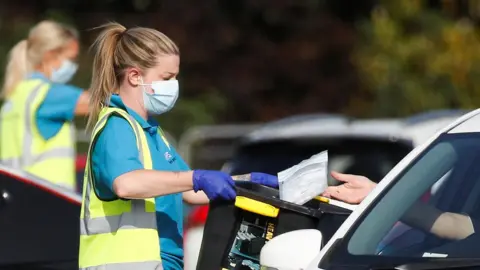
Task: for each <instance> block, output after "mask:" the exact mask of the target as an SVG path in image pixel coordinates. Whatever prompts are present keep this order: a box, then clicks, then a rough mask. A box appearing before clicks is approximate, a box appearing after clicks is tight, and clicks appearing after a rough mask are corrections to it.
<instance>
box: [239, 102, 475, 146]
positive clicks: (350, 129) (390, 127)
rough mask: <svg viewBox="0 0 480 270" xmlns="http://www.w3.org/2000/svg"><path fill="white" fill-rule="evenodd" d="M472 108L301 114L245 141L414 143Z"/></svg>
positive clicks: (265, 127)
mask: <svg viewBox="0 0 480 270" xmlns="http://www.w3.org/2000/svg"><path fill="white" fill-rule="evenodd" d="M467 112H469V111H468V110H435V111H429V112H425V113H420V114H416V115H414V116H411V117H406V118H378V119H355V118H350V117H346V116H342V115H338V114H309V115H298V116H292V117H287V118H284V119H280V120H277V121H273V122H270V123H266V124H264V125H263V126H261V127H259V128H257V129H256V130H254V131H252V132H250V133H249V134H248V135H246V136H244V137H243V139H242V142H241V144H254V143H259V142H265V141H273V140H284V139H309V138H366V139H378V140H390V141H397V140H407V141H409V142H412V143H413V145H414V146H416V145H418V144H420V143H422V142H423V141H425V140H426V139H428V138H429V137H430V136H432V135H433V134H435V132H437V131H438V130H439V129H441V128H442V127H444V126H446V125H448V124H449V123H451V122H453V121H454V120H456V119H457V118H458V117H460V116H462V115H464V114H465V113H467Z"/></svg>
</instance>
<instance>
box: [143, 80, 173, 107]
mask: <svg viewBox="0 0 480 270" xmlns="http://www.w3.org/2000/svg"><path fill="white" fill-rule="evenodd" d="M140 85H141V86H142V87H143V104H144V106H145V109H146V110H147V112H148V113H149V114H154V115H159V114H162V113H166V112H168V111H170V110H171V109H172V108H173V106H174V105H175V102H176V101H177V99H178V95H179V89H178V88H179V87H178V81H177V80H168V81H153V82H152V83H151V84H143V83H142V84H140ZM145 86H150V87H151V88H152V90H153V94H150V93H149V92H148V91H147V90H146V89H145Z"/></svg>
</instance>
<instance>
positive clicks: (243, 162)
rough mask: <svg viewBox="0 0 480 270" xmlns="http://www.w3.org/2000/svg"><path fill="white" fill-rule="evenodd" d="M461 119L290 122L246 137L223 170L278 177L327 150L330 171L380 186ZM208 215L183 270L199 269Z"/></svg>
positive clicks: (444, 115) (192, 226) (192, 238)
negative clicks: (399, 165)
mask: <svg viewBox="0 0 480 270" xmlns="http://www.w3.org/2000/svg"><path fill="white" fill-rule="evenodd" d="M463 114H464V111H433V112H429V113H423V114H419V115H416V116H414V117H409V118H405V119H370V120H353V119H349V118H346V117H343V116H338V115H323V114H319V115H304V116H295V117H289V118H286V119H282V120H279V121H275V122H272V123H268V124H265V125H263V126H261V127H260V128H257V129H255V130H254V131H252V132H251V133H250V134H248V135H247V136H244V137H243V138H242V140H241V141H240V142H239V144H238V146H237V149H236V151H235V154H234V156H233V158H232V159H231V160H230V161H229V162H228V166H225V169H224V170H225V171H227V172H228V173H230V174H232V175H237V174H243V173H249V172H255V171H257V172H265V173H270V174H277V173H278V172H279V171H282V170H284V169H286V168H288V167H290V166H293V165H295V164H297V163H299V162H300V161H302V160H303V159H307V158H309V157H310V156H312V155H313V154H316V153H318V152H321V151H323V150H329V167H330V168H329V169H330V170H336V171H339V172H344V173H352V174H360V175H365V176H367V177H369V178H370V179H373V180H380V179H382V178H383V177H384V176H385V175H386V174H387V173H388V172H389V171H390V170H391V169H392V168H393V167H394V166H395V165H396V164H397V163H398V162H399V161H400V160H401V159H402V158H403V157H405V155H407V154H408V153H409V152H410V151H411V150H413V149H414V148H415V147H416V146H418V145H419V144H421V143H423V142H425V141H426V140H427V139H428V137H430V136H432V135H433V134H434V133H435V132H436V131H437V130H439V129H441V128H442V127H444V126H446V125H448V124H449V123H451V122H452V121H454V120H455V119H457V118H458V117H460V116H461V115H463ZM329 180H330V184H336V183H335V182H336V181H335V180H333V179H329ZM207 211H208V207H207V206H203V207H196V208H194V209H193V210H192V212H191V214H190V216H189V219H188V220H189V222H188V223H187V225H186V228H185V241H184V244H185V245H184V246H185V270H194V269H196V265H197V259H198V254H199V250H200V244H201V241H202V236H203V225H204V222H205V220H206V217H207V214H206V213H207Z"/></svg>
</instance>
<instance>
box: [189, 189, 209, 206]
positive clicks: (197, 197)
mask: <svg viewBox="0 0 480 270" xmlns="http://www.w3.org/2000/svg"><path fill="white" fill-rule="evenodd" d="M183 200H184V201H185V202H186V203H188V204H195V205H197V204H208V203H209V202H210V200H209V199H208V197H207V194H205V192H203V191H199V192H195V191H193V190H190V191H186V192H183Z"/></svg>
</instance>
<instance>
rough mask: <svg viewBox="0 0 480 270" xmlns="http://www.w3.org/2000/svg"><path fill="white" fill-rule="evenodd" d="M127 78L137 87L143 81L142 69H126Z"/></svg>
mask: <svg viewBox="0 0 480 270" xmlns="http://www.w3.org/2000/svg"><path fill="white" fill-rule="evenodd" d="M126 78H127V81H128V83H129V84H130V85H131V86H134V87H137V86H138V85H140V84H142V83H143V82H142V79H141V74H140V71H139V70H138V69H136V68H128V69H127V70H126Z"/></svg>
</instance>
